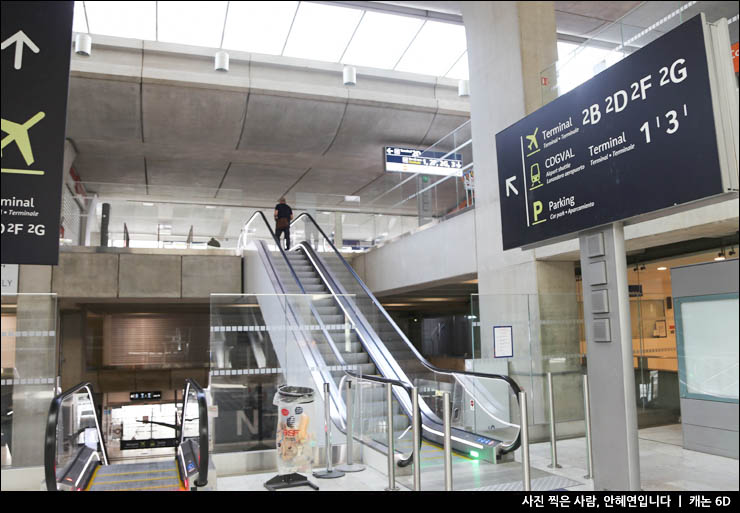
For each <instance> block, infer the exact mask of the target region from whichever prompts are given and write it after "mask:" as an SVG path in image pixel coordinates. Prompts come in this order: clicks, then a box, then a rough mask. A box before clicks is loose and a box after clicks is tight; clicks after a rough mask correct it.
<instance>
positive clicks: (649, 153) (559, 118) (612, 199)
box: [496, 15, 729, 249]
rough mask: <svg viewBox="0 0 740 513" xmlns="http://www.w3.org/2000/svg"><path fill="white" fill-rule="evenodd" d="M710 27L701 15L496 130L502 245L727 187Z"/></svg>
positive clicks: (670, 204)
mask: <svg viewBox="0 0 740 513" xmlns="http://www.w3.org/2000/svg"><path fill="white" fill-rule="evenodd" d="M705 31H706V28H705V27H704V24H703V21H702V18H701V16H700V15H699V16H696V17H694V18H693V19H691V20H688V21H687V22H685V23H683V24H682V25H680V26H678V27H677V28H675V29H674V30H672V31H671V32H669V33H668V34H665V35H663V36H662V37H660V38H659V39H657V40H655V41H653V42H652V43H650V44H649V45H647V46H645V47H644V48H642V49H640V50H638V51H636V52H635V53H633V54H632V55H630V56H628V57H626V58H624V59H623V60H622V61H620V62H618V63H616V64H614V65H613V66H611V67H610V68H608V69H606V70H604V71H602V72H601V73H599V74H598V75H596V76H595V77H593V78H592V79H591V80H589V81H588V82H586V83H584V84H582V85H581V86H579V87H577V88H575V89H574V90H572V91H570V92H568V93H566V94H564V95H563V96H561V97H559V98H557V99H556V100H554V101H552V102H551V103H549V104H547V105H545V106H544V107H542V108H541V109H539V110H537V111H536V112H534V113H532V114H531V115H529V116H527V117H526V118H524V119H522V120H521V121H519V122H517V123H515V124H514V125H512V126H510V127H509V128H507V129H505V130H503V131H502V132H500V133H499V134H497V135H496V150H497V154H498V177H499V191H500V198H501V201H500V203H501V222H502V232H503V247H504V249H511V248H516V247H521V246H527V245H532V244H535V243H538V242H541V241H545V240H550V239H554V238H557V237H561V236H564V235H567V234H575V233H577V232H579V231H581V230H585V229H588V228H591V227H595V226H600V225H604V224H608V223H611V222H615V221H620V220H627V219H630V218H634V217H636V216H639V215H641V214H646V213H649V212H654V211H658V210H662V209H667V208H669V207H674V206H676V205H681V204H685V203H689V202H692V201H696V200H699V199H703V198H707V197H710V196H715V195H719V194H722V193H724V192H727V187H726V186H725V185H724V184H725V182H724V181H723V175H722V170H721V169H720V161H719V154H718V151H719V148H718V135H717V129H716V127H715V118H714V113H713V104H712V95H711V90H710V78H709V76H710V75H709V65H708V59H707V46H708V43H707V42H706V41H705V37H707V36H706V35H705ZM728 64H729V63H728Z"/></svg>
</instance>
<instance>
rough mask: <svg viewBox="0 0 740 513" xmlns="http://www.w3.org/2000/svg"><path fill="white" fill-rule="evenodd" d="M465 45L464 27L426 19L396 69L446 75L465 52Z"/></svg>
mask: <svg viewBox="0 0 740 513" xmlns="http://www.w3.org/2000/svg"><path fill="white" fill-rule="evenodd" d="M465 47H466V41H465V27H463V26H462V25H453V24H451V23H442V22H438V21H427V22H426V23H425V24H424V27H422V29H421V31H419V35H418V36H416V39H414V42H413V43H411V46H410V47H409V49H408V50H407V51H406V53H405V54H404V56H403V57H402V58H401V61H400V62H399V63H398V66H396V68H395V69H396V70H398V71H409V72H411V73H422V74H424V75H435V76H443V75H444V74H445V73H447V70H449V69H450V68H451V67H452V65H453V64H454V63H455V62H456V61H457V60H458V59H459V58H460V56H461V55H462V54H463V52H465Z"/></svg>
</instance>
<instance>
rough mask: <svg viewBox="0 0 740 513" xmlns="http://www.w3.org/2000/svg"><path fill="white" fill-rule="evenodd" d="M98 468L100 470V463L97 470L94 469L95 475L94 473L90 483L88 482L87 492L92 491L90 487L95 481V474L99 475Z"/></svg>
mask: <svg viewBox="0 0 740 513" xmlns="http://www.w3.org/2000/svg"><path fill="white" fill-rule="evenodd" d="M98 470H100V465H98V466H97V467H96V468H95V470H94V471H93V475H92V477H91V478H90V482H89V483H87V487H86V488H85V491H86V492H87V491H90V487H91V486H92V485H93V483H94V482H95V476H96V475H98Z"/></svg>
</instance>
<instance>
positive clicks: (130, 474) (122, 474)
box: [95, 468, 177, 477]
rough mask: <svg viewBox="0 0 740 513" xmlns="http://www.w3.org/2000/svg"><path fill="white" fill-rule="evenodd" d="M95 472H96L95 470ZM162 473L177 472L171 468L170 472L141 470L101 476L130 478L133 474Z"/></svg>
mask: <svg viewBox="0 0 740 513" xmlns="http://www.w3.org/2000/svg"><path fill="white" fill-rule="evenodd" d="M95 471H96V472H97V469H96V470H95ZM164 472H177V469H175V468H173V469H172V470H141V471H137V472H121V473H120V474H103V476H132V475H134V474H162V473H164ZM103 476H101V477H103Z"/></svg>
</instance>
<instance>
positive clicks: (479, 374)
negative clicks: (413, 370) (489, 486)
mask: <svg viewBox="0 0 740 513" xmlns="http://www.w3.org/2000/svg"><path fill="white" fill-rule="evenodd" d="M302 217H306V218H308V219H309V220H310V221H311V222H312V223H313V225H314V227H315V228H316V229H317V230H318V231H319V233H321V235H322V236H323V237H324V239H325V240H326V242H328V243H329V246H330V247H331V249H332V250H333V251H334V253H336V255H337V256H338V257H339V260H340V261H341V262H342V263H343V264H344V266H345V267H346V268H347V270H348V271H349V272H350V273H351V274H352V276H353V277H354V278H355V280H356V281H357V283H358V284H359V285H360V287H361V288H362V289H363V291H364V292H365V294H367V296H368V297H369V298H370V300H371V301H372V302H373V303H374V304H375V306H376V307H377V308H378V310H379V311H380V312H382V314H383V316H384V317H385V318H386V320H387V321H388V323H389V324H390V325H391V326H392V327H393V328H394V329H395V330H396V332H397V333H398V335H399V336H400V337H401V339H402V340H403V341H404V342H405V344H406V345H407V346H408V348H409V349H410V350H411V351H412V352H413V353H414V355H415V356H416V357H417V359H418V360H419V361H420V362H421V364H422V365H424V366H425V367H426V368H428V369H429V370H431V371H432V372H435V373H440V374H448V375H451V376H453V377H454V376H455V375H460V376H471V377H477V378H483V379H494V380H500V381H504V382H505V383H506V384H508V385H509V387H510V388H511V389H512V390H513V392H514V396H515V398H516V401H517V403H518V402H519V392H521V388H520V387H519V385H518V384H517V383H516V381H514V380H513V379H512V378H510V377H509V376H506V375H503V374H487V373H483V372H474V371H459V370H453V369H442V368H440V367H437V366H435V365H433V364H432V363H430V362H429V361H427V359H426V358H424V357H423V356H422V355H421V353H419V351H417V350H416V348H415V347H414V346H413V344H411V342H410V341H409V340H408V338H407V337H406V335H405V334H404V333H403V331H401V329H400V328H399V327H398V325H397V324H396V323H395V322H394V321H393V319H392V318H391V317H390V316H389V315H388V312H387V311H386V310H385V308H383V307H382V305H381V304H380V302H379V301H378V300H377V298H376V297H375V295H374V294H373V293H372V292H371V291H370V290H369V289H368V288H367V285H365V283H364V282H363V281H362V279H361V278H360V277H359V276H358V275H357V273H356V272H355V270H354V269H353V268H352V266H351V265H349V263H348V262H347V261H346V260H345V259H344V257H343V256H342V255H341V254H340V253H339V251H338V250H337V248H336V246H335V245H334V243H332V241H331V239H329V237H328V236H327V235H326V233H325V232H324V230H323V229H322V228H321V226H319V224H318V223H317V222H316V220H315V219H314V218H313V217H312V216H311V214H309V213H308V212H303V213H301V214H299V215H298V217H296V218H295V219H294V220H293V221H292V222H291V223H290V226H291V227H292V226H293V224H295V223H296V222H298V220H299V219H301V218H302ZM520 443H521V428H520V430H519V433H517V437H516V439H515V440H514V441H513V442H512V443H511V444H509V445H508V446H507V447H506V448H505V449H503V450H502V452H503V453H508V452H512V451H515V450H516V449H518V448H519V445H520Z"/></svg>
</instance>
